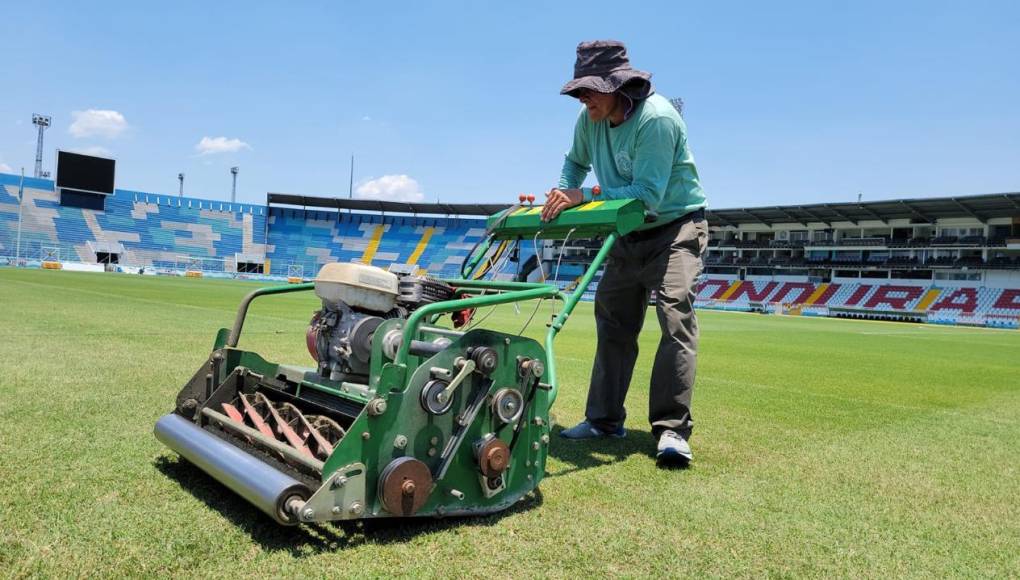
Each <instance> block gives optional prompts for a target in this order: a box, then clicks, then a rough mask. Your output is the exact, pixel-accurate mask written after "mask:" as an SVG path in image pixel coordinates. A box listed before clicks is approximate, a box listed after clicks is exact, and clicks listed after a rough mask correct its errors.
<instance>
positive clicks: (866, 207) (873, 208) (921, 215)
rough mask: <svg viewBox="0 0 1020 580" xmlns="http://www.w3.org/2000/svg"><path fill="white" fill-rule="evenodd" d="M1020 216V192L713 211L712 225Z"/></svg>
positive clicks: (979, 219)
mask: <svg viewBox="0 0 1020 580" xmlns="http://www.w3.org/2000/svg"><path fill="white" fill-rule="evenodd" d="M1016 215H1020V193H993V194H987V195H965V196H953V197H930V198H927V199H885V200H879V201H866V202H860V203H858V202H849V203H814V204H809V205H774V206H765V207H747V208H734V209H712V210H710V211H709V212H708V216H709V217H708V221H709V223H711V224H712V225H716V226H718V225H722V226H727V225H733V226H736V225H742V224H765V225H773V224H779V223H799V224H803V225H805V226H806V225H807V223H808V222H822V223H832V222H850V223H853V224H857V223H858V222H861V221H866V220H880V221H887V220H894V219H913V220H916V221H918V222H927V223H934V221H935V220H937V219H944V218H960V217H962V218H966V217H969V218H974V219H977V220H978V221H980V222H982V223H984V222H986V221H988V219H989V218H994V217H1011V216H1016Z"/></svg>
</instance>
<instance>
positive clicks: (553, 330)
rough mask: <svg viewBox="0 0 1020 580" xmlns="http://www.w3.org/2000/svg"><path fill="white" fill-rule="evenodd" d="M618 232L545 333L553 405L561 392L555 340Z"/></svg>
mask: <svg viewBox="0 0 1020 580" xmlns="http://www.w3.org/2000/svg"><path fill="white" fill-rule="evenodd" d="M616 239H617V235H616V233H610V234H609V235H608V236H606V242H605V243H604V244H603V245H602V248H601V249H599V252H598V254H596V255H595V259H594V260H592V262H591V265H590V266H588V269H587V270H585V272H584V274H583V275H582V276H581V281H580V282H579V283H578V284H577V288H575V289H574V291H573V292H571V293H570V295H569V296H567V300H566V302H565V303H564V305H563V308H562V309H561V310H560V311H559V313H558V314H557V315H556V318H554V319H553V321H552V324H550V325H549V331H548V332H547V333H546V335H545V348H546V351H547V352H548V353H549V364H548V366H546V374H547V376H548V379H546V382H547V383H548V384H549V385H551V386H552V390H551V391H550V393H549V404H550V405H552V404H553V403H554V402H555V401H556V395H558V394H559V390H560V389H559V383H558V382H557V380H556V357H555V356H554V354H553V340H554V339H555V338H556V335H557V334H559V332H560V330H561V329H562V328H563V325H564V324H566V322H567V318H569V317H570V314H571V313H572V312H573V311H574V307H575V306H577V303H578V302H580V301H581V296H583V295H584V293H585V292H586V291H587V290H588V286H590V285H591V281H592V280H593V279H594V278H595V273H596V272H598V270H599V268H601V267H602V264H603V263H604V262H605V261H606V258H608V257H609V251H610V250H612V249H613V245H614V244H615V243H616Z"/></svg>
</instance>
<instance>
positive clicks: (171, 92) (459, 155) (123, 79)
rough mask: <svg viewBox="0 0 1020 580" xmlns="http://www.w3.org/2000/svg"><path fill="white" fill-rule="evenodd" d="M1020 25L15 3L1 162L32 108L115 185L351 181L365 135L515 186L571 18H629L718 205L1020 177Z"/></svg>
mask: <svg viewBox="0 0 1020 580" xmlns="http://www.w3.org/2000/svg"><path fill="white" fill-rule="evenodd" d="M1018 28H1020V3H1017V2H1006V1H1003V2H968V3H961V2H897V3H892V2H819V1H816V2H774V3H765V2H746V3H736V2H732V3H724V2H680V1H676V0H674V1H673V2H641V3H637V2H634V3H622V2H619V1H616V2H598V1H590V2H584V3H570V4H568V3H530V2H523V1H522V2H500V3H495V2H492V3H490V2H456V3H454V2H444V3H428V2H417V3H411V2H407V3H403V2H389V3H382V2H343V3H341V2H323V3H312V2H305V3H302V2H293V3H286V4H285V3H263V4H259V3H255V2H251V3H247V2H237V3H229V2H208V1H206V2H200V3H199V2H184V1H180V2H173V3H158V4H156V3H143V2H133V3H127V2H124V3H104V2H89V3H70V2H68V3H38V5H37V3H31V2H17V3H7V5H6V6H5V8H4V16H3V18H2V21H0V39H2V41H3V50H2V51H0V63H2V70H3V72H4V75H3V77H4V81H5V87H4V90H3V97H2V98H0V168H2V167H3V166H7V167H9V168H11V169H13V170H14V171H17V170H18V169H19V168H20V167H21V166H22V165H23V166H24V167H25V168H26V172H28V173H29V174H31V171H32V166H33V159H34V154H35V131H34V128H33V127H32V125H31V115H32V113H35V112H38V113H45V114H50V115H52V116H53V127H52V128H51V129H49V131H48V132H47V135H46V150H45V162H44V164H45V168H47V169H50V170H52V169H53V160H54V151H55V149H57V148H66V149H76V150H92V151H101V152H107V153H108V154H109V155H111V156H113V157H115V158H117V160H118V175H117V185H118V187H121V188H127V189H137V190H143V191H153V192H161V193H164V192H165V193H176V189H177V183H176V176H177V173H178V172H179V171H183V172H184V173H185V174H186V175H187V178H186V193H188V194H189V195H194V196H199V197H207V198H214V199H224V198H228V197H229V188H230V174H229V167H231V166H232V165H238V166H240V168H241V169H240V176H239V185H238V197H239V199H240V200H243V201H251V202H264V200H265V193H266V192H267V191H278V192H290V193H301V194H306V195H346V193H347V189H348V179H349V175H348V169H349V159H350V155H351V154H352V153H353V154H355V156H356V167H355V181H356V187H358V188H359V189H360V191H361V195H377V196H385V197H390V198H392V197H395V196H403V197H410V198H414V197H418V196H420V197H422V198H423V199H425V200H427V201H435V200H436V199H437V198H438V199H441V200H442V201H456V202H471V201H485V202H498V201H512V200H514V199H515V198H516V195H517V194H518V193H519V192H533V193H540V192H544V191H545V190H546V189H548V187H549V186H550V185H552V184H553V183H555V181H556V179H557V177H558V175H559V168H560V165H561V163H562V158H563V153H564V151H565V150H566V148H567V145H568V143H569V139H570V136H571V131H572V127H573V122H574V119H575V117H576V113H577V111H578V104H577V103H576V101H573V100H571V99H569V98H567V97H562V96H559V95H558V90H559V87H560V86H561V85H562V83H563V82H565V81H566V80H568V79H569V78H570V75H571V73H572V67H573V60H574V50H575V47H576V45H577V43H578V42H579V41H581V40H585V39H594V38H616V39H619V40H623V41H625V42H626V43H627V44H628V48H629V50H630V54H631V60H632V62H633V64H634V66H636V67H638V68H642V69H644V70H648V71H650V72H652V73H653V74H654V78H653V81H654V82H655V85H656V88H657V90H658V91H659V92H660V93H662V94H664V95H666V96H668V97H676V96H678V97H682V98H683V99H684V101H685V102H686V109H685V118H686V120H687V124H688V138H689V142H690V144H691V145H692V147H693V150H694V154H695V158H696V160H697V162H698V166H699V170H700V172H701V177H702V181H703V185H704V187H705V190H706V192H707V194H708V197H709V202H710V204H711V205H712V206H714V207H732V206H740V205H745V206H749V205H777V204H788V203H810V202H823V201H847V200H852V199H856V197H857V194H858V193H860V194H863V196H864V199H879V198H889V197H898V196H910V197H928V196H936V195H948V194H969V193H991V192H1002V191H1017V190H1020V64H1018V61H1020V59H1018V56H1020V35H1018V34H1017V30H1018ZM96 111H100V112H99V113H97V112H96ZM204 138H207V139H206V141H205V146H204V147H203V146H201V145H200V144H201V143H202V141H203V139H204ZM220 138H222V139H220ZM235 140H236V141H235ZM385 176H388V177H385Z"/></svg>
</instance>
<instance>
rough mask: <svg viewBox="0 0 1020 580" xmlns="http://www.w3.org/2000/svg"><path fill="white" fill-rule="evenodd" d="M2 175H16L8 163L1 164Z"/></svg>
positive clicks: (0, 171)
mask: <svg viewBox="0 0 1020 580" xmlns="http://www.w3.org/2000/svg"><path fill="white" fill-rule="evenodd" d="M0 173H14V169H12V168H11V166H10V165H7V164H6V163H0Z"/></svg>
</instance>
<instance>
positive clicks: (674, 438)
mask: <svg viewBox="0 0 1020 580" xmlns="http://www.w3.org/2000/svg"><path fill="white" fill-rule="evenodd" d="M693 458H694V454H692V453H691V446H690V445H689V444H688V443H687V440H686V439H684V438H683V437H681V436H680V435H679V434H678V433H677V432H676V431H669V430H666V431H663V432H662V435H660V436H659V446H658V448H657V449H656V453H655V459H656V460H658V461H659V462H660V463H662V464H668V465H677V466H686V465H687V464H689V463H690V462H691V459H693Z"/></svg>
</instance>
